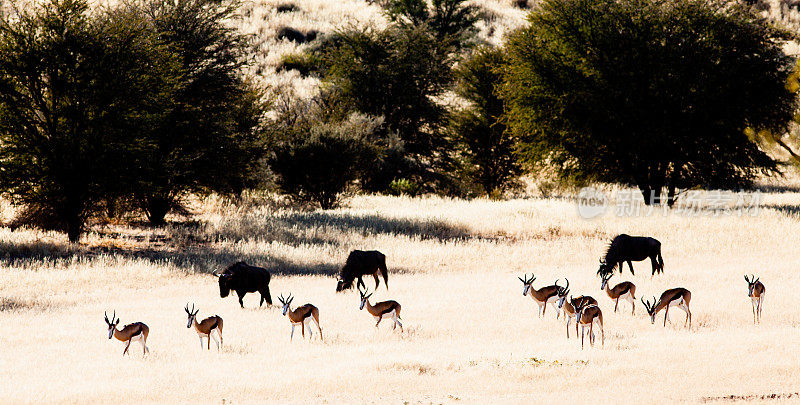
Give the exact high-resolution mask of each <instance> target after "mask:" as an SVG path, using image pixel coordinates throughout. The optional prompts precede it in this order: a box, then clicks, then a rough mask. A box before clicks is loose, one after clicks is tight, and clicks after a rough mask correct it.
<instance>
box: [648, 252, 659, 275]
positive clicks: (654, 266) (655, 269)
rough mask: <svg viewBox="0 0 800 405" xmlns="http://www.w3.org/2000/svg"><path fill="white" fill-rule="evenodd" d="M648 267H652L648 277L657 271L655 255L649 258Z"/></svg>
mask: <svg viewBox="0 0 800 405" xmlns="http://www.w3.org/2000/svg"><path fill="white" fill-rule="evenodd" d="M650 265H651V266H652V267H653V271H652V272H651V273H650V275H651V276H654V275H655V274H656V272H657V271H658V259H656V255H652V256H650Z"/></svg>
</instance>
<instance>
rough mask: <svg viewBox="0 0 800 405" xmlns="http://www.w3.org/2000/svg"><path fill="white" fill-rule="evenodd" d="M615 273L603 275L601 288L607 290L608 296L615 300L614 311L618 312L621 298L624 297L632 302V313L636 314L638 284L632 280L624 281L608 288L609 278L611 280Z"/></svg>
mask: <svg viewBox="0 0 800 405" xmlns="http://www.w3.org/2000/svg"><path fill="white" fill-rule="evenodd" d="M613 275H614V273H613V272H612V273H607V274H605V275H602V276H601V277H602V278H603V282H602V283H601V284H600V289H601V290H606V294H608V297H609V298H611V299H612V300H614V312H617V306H619V300H620V298H622V299H623V300H625V301H628V302H630V303H631V315H636V296H635V294H636V286H635V285H634V284H633V283H631V282H630V281H623V282H621V283H619V284H617V285H615V286H614V288H608V280H611V276H613Z"/></svg>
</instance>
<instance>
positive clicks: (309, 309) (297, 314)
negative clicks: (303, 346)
mask: <svg viewBox="0 0 800 405" xmlns="http://www.w3.org/2000/svg"><path fill="white" fill-rule="evenodd" d="M278 300H279V301H280V302H281V304H283V315H288V316H289V322H291V323H292V334H291V335H290V336H289V340H290V341H291V340H292V339H293V338H294V327H295V326H297V325H300V332H301V333H302V334H303V337H306V325H311V323H312V322H313V323H314V325H316V326H317V329H318V330H319V340H322V328H321V327H320V326H319V309H317V307H315V306H313V305H311V304H305V305H303V306H301V307H297V309H295V310H294V311H293V310H292V309H291V308H290V307H289V306H290V305H291V304H292V301H293V300H294V297H292V294H291V293H290V294H289V296H288V297H287V298H283V294H281V296H280V297H278ZM308 335H309V336H308V337H309V339H310V338H313V337H314V333H313V332H312V331H311V327H310V326H309V328H308Z"/></svg>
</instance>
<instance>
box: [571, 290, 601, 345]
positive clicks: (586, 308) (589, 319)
mask: <svg viewBox="0 0 800 405" xmlns="http://www.w3.org/2000/svg"><path fill="white" fill-rule="evenodd" d="M572 306H573V307H575V308H576V310H575V312H576V313H577V315H576V318H577V319H576V320H575V324H576V327H577V325H580V326H581V349H583V332H584V329H586V326H589V344H590V345H592V346H594V341H595V337H594V325H595V324H597V325H599V326H600V338H601V343H602V345H603V346H605V345H606V335H605V331H603V311H601V310H600V307H599V306H597V304H596V303H595V304H591V303H589V302H588V301H586V300H584V301H583V302H582V303H580V304H579V303H578V302H577V301H576V300H572ZM576 333H577V331H576Z"/></svg>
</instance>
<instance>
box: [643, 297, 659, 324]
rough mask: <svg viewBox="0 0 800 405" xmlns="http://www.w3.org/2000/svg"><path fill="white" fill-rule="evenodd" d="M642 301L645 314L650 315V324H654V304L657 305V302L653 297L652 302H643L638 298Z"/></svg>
mask: <svg viewBox="0 0 800 405" xmlns="http://www.w3.org/2000/svg"><path fill="white" fill-rule="evenodd" d="M640 299H641V300H642V304H644V308H645V309H646V310H647V314H648V315H650V323H652V324H654V323H656V308H657V306H656V304H658V300H657V299H656V297H653V302H652V303H650V301H645V300H644V298H640Z"/></svg>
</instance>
